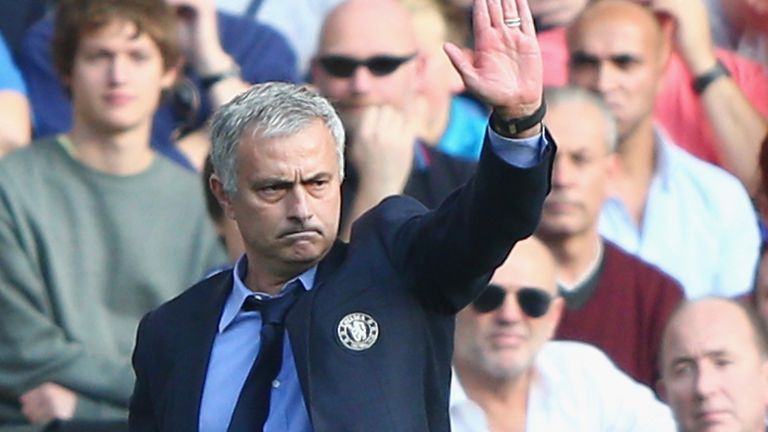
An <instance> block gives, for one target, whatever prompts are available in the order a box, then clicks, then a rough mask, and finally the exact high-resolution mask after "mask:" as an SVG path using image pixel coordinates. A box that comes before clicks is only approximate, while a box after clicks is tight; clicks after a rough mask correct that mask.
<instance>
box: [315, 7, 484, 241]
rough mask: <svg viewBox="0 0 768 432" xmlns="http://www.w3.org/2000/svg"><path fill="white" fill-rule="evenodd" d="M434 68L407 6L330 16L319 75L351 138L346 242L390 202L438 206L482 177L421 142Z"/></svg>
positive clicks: (317, 80)
mask: <svg viewBox="0 0 768 432" xmlns="http://www.w3.org/2000/svg"><path fill="white" fill-rule="evenodd" d="M426 62H427V58H426V55H425V53H423V52H420V51H419V40H418V37H417V35H416V32H415V29H414V26H413V21H412V18H411V14H410V12H409V11H408V10H407V9H406V8H405V7H404V6H403V5H402V4H401V3H400V2H391V1H390V2H385V1H372V2H371V1H366V0H349V1H346V2H344V3H342V4H341V5H339V6H338V7H336V8H335V9H334V10H332V11H331V13H330V14H329V15H328V16H327V17H326V20H325V22H324V24H323V28H322V32H321V36H320V43H319V47H318V50H317V54H316V56H315V58H314V59H313V61H312V67H311V72H312V80H313V82H314V84H315V85H316V86H317V88H318V90H319V91H320V93H321V94H322V95H324V96H326V97H327V98H328V99H330V100H331V102H332V103H333V104H334V106H335V107H336V109H337V110H338V112H339V115H340V116H341V120H342V123H343V124H344V128H345V129H346V130H347V134H348V137H349V146H348V149H347V166H346V179H345V182H344V186H343V192H342V195H343V197H344V199H343V210H342V222H341V224H342V228H341V231H340V232H341V236H342V238H347V237H348V235H349V229H350V227H351V224H352V222H353V221H354V220H355V219H357V217H358V216H359V215H361V214H362V213H364V212H365V211H366V210H368V209H369V208H371V207H373V206H374V205H375V204H377V203H378V202H379V201H380V200H381V199H382V198H384V197H386V196H388V195H394V194H400V193H405V194H406V195H409V196H412V197H414V198H416V199H417V200H419V201H420V202H421V203H422V204H424V205H425V206H426V207H428V208H434V207H436V206H437V205H438V204H439V203H440V202H441V201H442V200H443V198H445V197H446V196H447V195H448V194H450V193H451V192H452V191H453V190H454V189H456V188H457V187H458V186H460V185H461V184H463V183H464V182H465V181H467V180H468V179H469V177H470V176H471V175H472V172H473V171H474V168H475V164H474V163H473V162H471V161H468V160H463V159H460V158H458V157H454V156H450V155H448V154H446V153H444V152H442V151H439V150H437V149H435V148H434V147H432V146H428V145H426V144H425V143H424V142H423V141H421V140H419V139H417V136H418V134H419V131H418V129H419V127H420V125H421V122H422V119H423V118H424V117H425V110H426V109H427V108H426V102H425V100H424V99H423V98H422V97H421V95H420V90H421V89H422V88H423V85H424V80H426V79H430V77H429V76H427V75H426ZM478 139H479V138H478Z"/></svg>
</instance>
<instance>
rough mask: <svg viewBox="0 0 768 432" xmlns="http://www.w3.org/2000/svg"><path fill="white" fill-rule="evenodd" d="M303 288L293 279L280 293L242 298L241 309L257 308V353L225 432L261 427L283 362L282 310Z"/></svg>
mask: <svg viewBox="0 0 768 432" xmlns="http://www.w3.org/2000/svg"><path fill="white" fill-rule="evenodd" d="M303 291H304V289H303V288H302V286H301V282H300V281H299V280H298V279H297V280H295V281H294V282H291V284H290V285H289V286H288V287H286V289H285V294H284V295H282V296H280V297H274V298H268V299H257V298H256V297H254V296H249V297H248V298H246V299H245V301H244V302H243V310H244V311H255V310H258V311H260V312H261V344H260V347H259V354H258V355H257V356H256V359H255V360H254V362H253V366H251V371H250V372H249V373H248V377H247V378H246V380H245V384H243V389H242V390H241V391H240V396H239V397H238V399H237V405H235V411H234V413H232V419H231V421H230V423H229V428H227V431H228V432H255V431H261V430H263V429H264V423H266V421H267V416H268V415H269V399H270V396H271V394H272V382H273V381H274V379H275V378H276V377H277V374H278V373H279V372H280V367H281V366H282V363H283V335H284V334H285V324H284V319H285V314H286V313H287V312H288V310H289V309H290V308H291V306H292V305H293V303H294V302H295V301H296V299H297V298H298V297H299V295H300V294H301V293H302V292H303Z"/></svg>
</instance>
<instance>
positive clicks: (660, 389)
mask: <svg viewBox="0 0 768 432" xmlns="http://www.w3.org/2000/svg"><path fill="white" fill-rule="evenodd" d="M654 387H655V388H656V394H657V395H659V397H660V398H661V400H663V401H664V402H666V401H667V386H666V385H664V380H663V379H662V378H659V379H657V380H656V385H655V386H654Z"/></svg>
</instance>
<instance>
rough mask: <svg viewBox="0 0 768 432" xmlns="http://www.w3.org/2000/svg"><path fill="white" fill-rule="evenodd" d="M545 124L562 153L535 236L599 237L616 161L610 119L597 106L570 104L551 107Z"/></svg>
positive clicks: (568, 101) (567, 102) (584, 102)
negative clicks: (600, 216)
mask: <svg viewBox="0 0 768 432" xmlns="http://www.w3.org/2000/svg"><path fill="white" fill-rule="evenodd" d="M574 119H578V121H574ZM545 121H546V124H547V127H548V128H549V130H550V131H551V132H552V135H553V136H554V137H555V138H556V139H557V146H558V149H557V155H556V157H555V164H554V167H553V171H552V191H551V192H550V194H549V195H548V196H547V198H546V200H545V201H544V209H543V211H542V217H541V223H540V224H539V228H538V231H537V233H538V235H540V236H541V237H542V238H545V239H560V238H564V237H565V238H567V237H574V236H578V235H581V234H584V233H592V234H593V235H595V236H596V235H597V220H598V216H599V214H600V209H601V208H602V206H603V202H604V201H605V199H606V196H607V185H608V179H609V176H610V172H611V170H612V167H613V165H614V163H615V160H614V155H613V153H612V152H611V151H610V148H611V147H610V144H609V142H608V139H609V138H608V130H607V129H608V125H607V124H606V120H605V118H604V116H603V114H602V113H601V111H600V110H599V108H597V107H596V106H594V105H593V104H591V103H589V102H586V101H582V100H566V101H562V102H559V103H557V104H550V106H549V107H548V111H547V117H546V119H545Z"/></svg>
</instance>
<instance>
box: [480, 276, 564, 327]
mask: <svg viewBox="0 0 768 432" xmlns="http://www.w3.org/2000/svg"><path fill="white" fill-rule="evenodd" d="M515 295H516V296H517V304H518V305H520V309H522V311H523V313H525V314H526V315H528V316H529V317H531V318H539V317H541V316H544V314H545V313H547V311H548V310H549V305H550V304H552V298H553V297H552V295H551V294H549V293H548V292H546V291H544V290H543V289H541V288H520V289H519V290H517V292H516V293H515ZM506 297H507V290H505V289H504V288H503V287H501V286H499V285H496V284H493V283H491V284H488V287H487V288H486V289H485V291H483V293H482V294H480V297H478V298H477V299H475V301H473V302H472V307H474V308H475V311H477V312H479V313H488V312H492V311H495V310H496V309H498V308H499V307H501V305H502V304H503V303H504V299H505V298H506Z"/></svg>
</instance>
